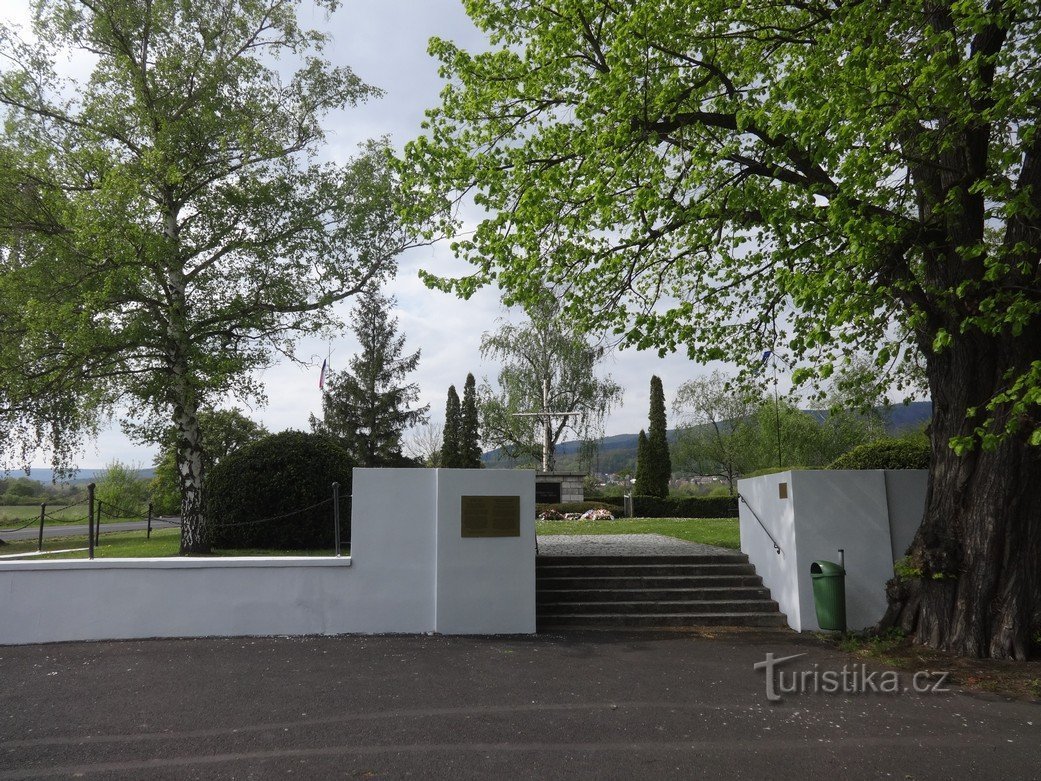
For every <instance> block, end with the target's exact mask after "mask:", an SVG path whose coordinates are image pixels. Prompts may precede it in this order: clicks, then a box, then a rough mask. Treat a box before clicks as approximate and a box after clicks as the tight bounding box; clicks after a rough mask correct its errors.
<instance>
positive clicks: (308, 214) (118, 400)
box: [0, 0, 408, 553]
mask: <svg viewBox="0 0 1041 781" xmlns="http://www.w3.org/2000/svg"><path fill="white" fill-rule="evenodd" d="M316 5H317V6H318V8H319V9H324V10H325V11H327V12H331V11H333V10H334V9H335V7H336V5H337V3H336V2H335V0H317V2H316ZM296 7H297V2H295V0H198V2H177V1H176V0H143V1H142V2H124V1H119V0H35V1H34V2H33V3H32V11H33V20H34V21H33V30H32V32H31V35H30V34H28V33H26V34H24V35H26V36H28V38H27V39H23V37H21V36H22V35H23V33H21V32H20V31H18V30H16V29H14V28H13V27H11V26H4V27H3V28H2V29H0V57H2V58H3V72H2V75H0V106H2V109H3V121H4V135H3V137H2V139H0V183H2V186H0V247H2V250H0V253H2V254H0V309H2V310H3V311H4V313H5V317H4V319H3V323H2V325H0V330H2V334H0V344H2V345H3V347H2V348H0V358H2V362H0V377H2V379H3V382H0V387H3V388H4V390H3V391H2V392H0V414H2V415H3V421H2V424H0V428H6V429H7V430H8V432H11V433H10V434H9V437H8V439H6V440H5V441H3V442H2V443H0V447H2V448H3V452H4V454H5V455H6V456H8V457H9V458H16V457H18V455H19V454H22V455H24V454H25V453H26V452H31V451H32V450H33V449H34V448H35V447H37V446H39V445H47V444H51V445H54V446H55V448H54V452H55V453H56V457H57V459H58V460H59V461H61V462H62V463H67V462H68V461H69V459H70V458H71V453H72V452H73V450H74V447H73V446H74V445H75V444H76V443H77V442H79V441H81V439H82V437H83V436H84V435H85V434H86V433H89V430H90V427H91V425H93V424H96V422H97V420H98V415H99V414H104V413H106V412H108V411H111V410H113V409H129V410H130V415H129V417H130V418H132V419H135V420H136V419H148V420H151V421H152V423H153V425H154V426H160V425H161V423H160V422H161V421H165V422H166V423H167V425H169V423H171V422H172V424H173V426H174V427H175V428H176V431H177V466H178V475H179V481H180V491H181V516H182V537H181V551H182V553H198V552H204V551H205V550H206V549H207V541H206V532H205V529H206V527H205V519H204V517H203V509H202V508H203V502H202V499H203V497H202V491H203V474H202V473H203V456H202V441H203V435H202V431H201V429H200V425H199V417H198V411H199V409H200V407H201V406H203V405H205V404H207V403H212V402H214V401H215V400H219V399H220V398H221V397H223V396H225V395H226V394H227V393H229V392H234V393H235V394H237V395H239V396H252V397H257V396H261V397H262V393H261V389H260V386H259V385H258V384H257V383H256V381H255V380H253V379H252V378H253V377H254V376H255V375H254V372H255V371H256V370H258V369H260V368H263V367H265V366H267V365H269V364H270V363H271V362H272V360H273V358H274V357H276V356H280V355H284V356H289V357H295V356H294V353H293V344H294V341H295V339H296V338H297V337H298V336H300V335H302V334H316V333H325V332H328V331H329V329H331V328H332V327H334V326H336V325H337V324H338V323H337V320H336V318H335V317H334V315H333V313H332V310H331V307H332V305H333V304H335V303H336V302H337V301H340V300H342V299H345V298H347V297H349V296H351V295H354V294H355V293H357V292H359V291H361V290H363V289H364V288H365V287H367V286H369V285H372V284H374V283H378V281H379V280H380V279H381V278H383V277H386V276H387V275H388V274H390V273H391V272H392V271H393V268H394V258H395V256H396V255H397V254H398V253H399V252H400V251H401V250H402V249H403V248H404V247H405V246H407V244H408V239H407V237H406V236H405V234H404V233H403V232H402V230H401V229H400V226H399V223H398V222H397V221H396V220H395V218H394V216H393V212H392V207H391V201H392V197H393V195H394V192H395V183H394V179H393V176H392V175H391V172H390V171H389V170H388V166H387V156H386V152H385V149H384V148H383V146H384V145H383V144H382V143H381V142H370V143H368V144H366V145H364V146H363V148H362V149H361V150H360V151H359V154H358V155H357V156H356V157H355V158H353V159H351V160H349V161H346V162H321V161H319V159H318V157H317V155H318V152H319V151H320V149H321V145H322V142H323V139H324V135H325V134H324V130H323V125H322V120H323V118H324V117H325V116H326V115H327V114H328V113H329V112H335V111H340V110H342V109H346V108H348V107H350V106H353V105H355V104H356V103H357V102H359V101H361V100H364V99H366V98H368V97H371V96H373V95H375V94H377V91H376V90H374V89H373V88H371V87H369V86H367V85H366V84H364V83H363V82H362V81H361V80H360V79H359V78H358V77H357V76H356V75H355V74H354V73H353V72H351V70H350V69H348V68H345V67H338V66H333V65H331V64H330V63H329V62H328V61H327V60H326V59H324V57H323V50H324V48H325V46H326V45H327V43H328V40H327V36H326V35H325V34H324V33H322V32H318V31H315V30H308V29H306V28H304V27H302V26H301V25H300V24H299V22H298V20H297V16H296ZM68 57H75V60H74V62H75V64H76V67H75V68H74V69H73V70H74V71H75V75H73V76H67V75H63V74H64V73H65V72H66V71H68V70H69V69H68V68H59V67H58V64H59V63H63V62H64V61H65V60H66V59H67V58H68Z"/></svg>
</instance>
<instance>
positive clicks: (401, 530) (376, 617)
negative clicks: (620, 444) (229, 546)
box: [0, 469, 535, 644]
mask: <svg viewBox="0 0 1041 781" xmlns="http://www.w3.org/2000/svg"><path fill="white" fill-rule="evenodd" d="M353 493H354V498H353V505H352V509H353V512H352V556H351V557H350V558H346V557H345V558H341V559H336V558H332V557H329V558H324V557H323V558H317V557H279V558H265V559H258V558H169V559H96V560H94V561H86V560H61V561H39V560H33V561H5V562H2V563H0V644H18V643H42V642H55V641H63V640H102V639H129V638H144V637H205V636H236V635H281V634H285V635H308V634H343V633H352V632H357V633H377V632H433V631H439V632H462V633H507V632H509V633H514V632H516V633H523V632H533V631H534V628H535V625H534V611H535V586H534V568H535V542H534V528H535V527H534V516H535V512H534V473H533V472H530V471H505V470H501V471H500V470H480V471H477V470H427V469H393V470H389V469H388V470H365V469H359V470H355V475H354V491H353ZM463 493H470V494H476V495H480V494H482V493H484V494H486V495H487V494H491V495H508V494H516V495H518V496H520V497H521V537H518V538H503V539H488V540H483V539H482V540H462V539H455V538H454V536H453V530H454V535H460V526H459V523H460V522H459V516H458V512H457V511H456V512H455V513H449V512H444V513H441V512H439V509H440V508H442V507H444V508H450V507H452V506H453V504H454V506H456V507H457V506H458V502H459V497H460V496H461V495H462V494H463ZM453 497H454V499H453ZM529 542H530V544H529ZM468 543H477V545H472V546H468ZM442 556H443V560H442ZM442 561H443V564H442ZM529 572H530V577H529ZM471 589H472V590H471ZM441 594H443V600H442V601H441V604H440V612H441V613H442V614H443V617H444V618H443V620H441V621H439V619H438V616H439V595H441ZM456 603H458V604H456Z"/></svg>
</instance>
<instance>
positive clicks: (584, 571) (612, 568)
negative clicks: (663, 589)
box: [536, 563, 755, 579]
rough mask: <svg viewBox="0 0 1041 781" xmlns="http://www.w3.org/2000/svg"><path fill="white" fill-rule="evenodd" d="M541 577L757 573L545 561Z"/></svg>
mask: <svg viewBox="0 0 1041 781" xmlns="http://www.w3.org/2000/svg"><path fill="white" fill-rule="evenodd" d="M536 572H537V574H538V577H539V579H542V578H543V577H546V578H566V577H594V576H595V577H607V578H610V577H624V576H627V575H629V576H640V575H655V576H659V577H661V576H665V575H672V576H679V575H686V576H691V577H693V576H697V575H754V574H755V567H753V566H752V565H751V564H748V563H744V564H741V563H737V564H551V565H550V564H545V565H542V566H540V567H539V568H538V569H537V570H536Z"/></svg>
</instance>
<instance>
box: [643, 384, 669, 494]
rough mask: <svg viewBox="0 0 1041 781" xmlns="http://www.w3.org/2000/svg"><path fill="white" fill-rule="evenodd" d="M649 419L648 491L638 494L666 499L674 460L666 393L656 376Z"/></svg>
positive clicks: (652, 389)
mask: <svg viewBox="0 0 1041 781" xmlns="http://www.w3.org/2000/svg"><path fill="white" fill-rule="evenodd" d="M648 417H649V421H650V423H649V425H648V427H647V457H648V460H649V463H648V465H647V479H648V486H647V488H648V490H647V491H638V493H647V494H649V495H651V496H660V497H662V498H665V497H666V496H668V495H669V481H670V480H671V479H672V460H671V458H670V457H669V440H668V439H667V438H666V420H665V391H664V390H663V389H662V385H661V379H660V378H659V377H658V376H656V375H655V376H652V377H651V409H650V413H649V415H648Z"/></svg>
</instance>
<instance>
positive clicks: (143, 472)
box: [0, 466, 155, 485]
mask: <svg viewBox="0 0 1041 781" xmlns="http://www.w3.org/2000/svg"><path fill="white" fill-rule="evenodd" d="M134 471H135V472H137V476H138V477H139V478H141V479H142V480H151V479H152V478H153V477H155V469H153V468H152V467H148V468H147V469H136V470H134ZM104 472H105V470H104V469H81V470H79V471H78V472H77V473H76V476H75V477H74V478H73V479H72V480H69V481H68V482H69V483H71V484H72V485H80V484H83V485H86V484H87V483H89V482H91V481H94V480H97V479H98V478H99V477H100V476H101V475H102V474H103V473H104ZM0 476H3V475H2V473H0ZM25 476H26V474H25V472H23V471H21V470H12V472H11V474H10V477H25ZM29 479H30V480H36V481H37V482H39V483H43V484H44V485H50V483H51V481H52V480H53V479H54V472H53V471H52V470H50V469H40V468H38V467H35V466H34V467H33V468H32V472H31V473H30V474H29Z"/></svg>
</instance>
